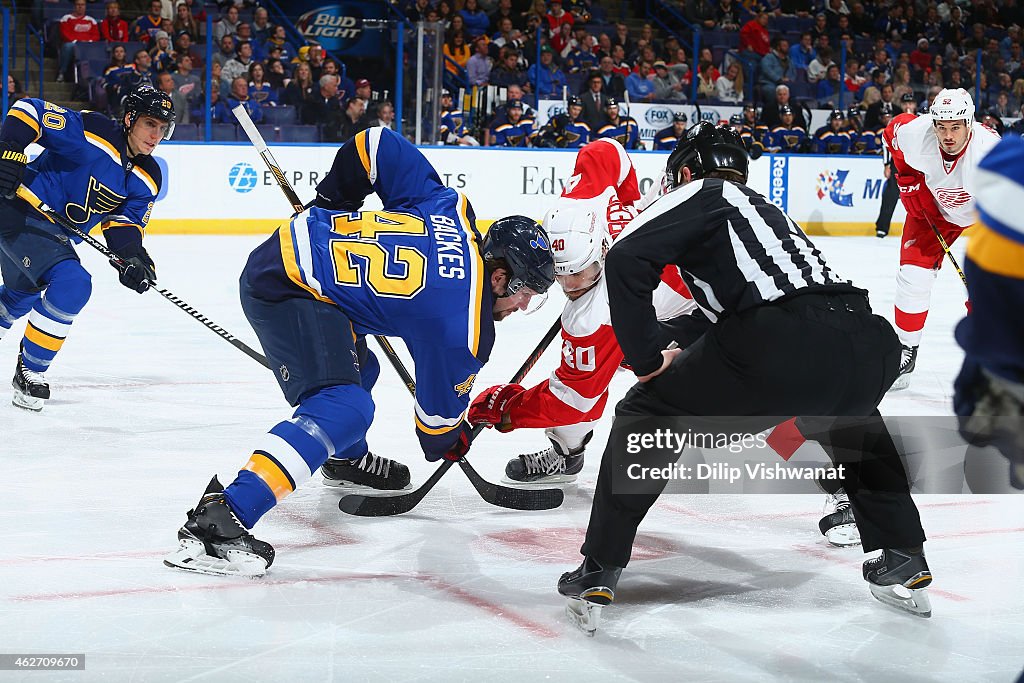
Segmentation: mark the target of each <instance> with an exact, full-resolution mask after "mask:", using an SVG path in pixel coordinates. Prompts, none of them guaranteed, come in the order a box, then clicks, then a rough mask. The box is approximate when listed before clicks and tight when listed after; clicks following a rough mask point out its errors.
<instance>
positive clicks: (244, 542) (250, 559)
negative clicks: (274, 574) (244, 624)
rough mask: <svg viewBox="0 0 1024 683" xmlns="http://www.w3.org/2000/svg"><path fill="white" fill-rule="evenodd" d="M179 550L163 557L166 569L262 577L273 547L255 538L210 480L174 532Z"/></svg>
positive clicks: (271, 557)
mask: <svg viewBox="0 0 1024 683" xmlns="http://www.w3.org/2000/svg"><path fill="white" fill-rule="evenodd" d="M178 543H179V546H180V547H179V548H178V550H177V551H175V552H173V553H171V554H170V555H168V556H167V557H165V558H164V564H166V565H167V566H168V567H177V568H179V569H188V570H189V571H195V572H200V573H203V574H226V575H232V576H248V577H255V576H263V575H264V574H265V573H266V572H267V568H268V567H270V565H272V564H273V563H274V548H273V547H272V546H271V545H270V544H269V543H267V542H265V541H261V540H259V539H257V538H255V537H254V536H253V535H252V534H250V533H249V531H248V530H247V529H246V528H245V527H244V526H243V525H242V523H241V522H239V521H238V518H237V517H236V516H235V513H234V512H232V511H231V508H230V506H228V503H227V501H226V500H225V499H224V487H223V486H221V484H220V482H219V481H218V480H217V477H214V478H213V479H211V480H210V484H209V486H207V487H206V492H205V493H204V494H203V497H202V498H200V499H199V504H198V505H196V508H195V510H189V511H188V521H186V522H185V526H183V527H181V529H179V530H178Z"/></svg>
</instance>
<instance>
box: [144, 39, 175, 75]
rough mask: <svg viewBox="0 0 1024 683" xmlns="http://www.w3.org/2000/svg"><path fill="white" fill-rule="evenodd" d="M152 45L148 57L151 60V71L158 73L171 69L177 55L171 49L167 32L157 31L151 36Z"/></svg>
mask: <svg viewBox="0 0 1024 683" xmlns="http://www.w3.org/2000/svg"><path fill="white" fill-rule="evenodd" d="M152 43H153V46H152V47H151V48H150V49H149V56H150V57H152V58H153V70H154V71H156V72H160V71H170V70H171V69H173V68H174V62H175V59H176V57H177V55H176V54H175V53H174V50H173V49H172V48H171V37H170V36H169V35H167V32H166V31H157V32H156V33H155V34H153V40H152Z"/></svg>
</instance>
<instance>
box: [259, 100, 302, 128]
mask: <svg viewBox="0 0 1024 683" xmlns="http://www.w3.org/2000/svg"><path fill="white" fill-rule="evenodd" d="M263 121H264V123H268V124H272V125H275V126H282V125H292V124H296V123H298V122H299V112H298V111H297V110H296V109H295V107H293V106H291V105H289V104H283V105H281V106H278V107H263Z"/></svg>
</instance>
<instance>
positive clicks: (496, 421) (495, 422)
mask: <svg viewBox="0 0 1024 683" xmlns="http://www.w3.org/2000/svg"><path fill="white" fill-rule="evenodd" d="M524 391H526V389H524V388H523V386H522V385H521V384H498V385H497V386H493V387H490V388H489V389H484V390H483V391H482V392H480V395H479V396H477V397H476V398H475V399H473V403H472V405H470V406H469V418H468V419H469V423H470V424H474V425H477V424H485V425H488V426H490V427H494V428H495V429H497V430H498V431H499V432H510V431H512V430H513V429H514V427H513V426H512V425H511V424H509V422H508V420H507V416H506V415H505V413H506V412H507V411H508V408H509V402H510V401H511V400H512V399H514V398H515V397H516V396H519V395H520V394H522V393H523V392H524Z"/></svg>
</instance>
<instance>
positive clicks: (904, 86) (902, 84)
mask: <svg viewBox="0 0 1024 683" xmlns="http://www.w3.org/2000/svg"><path fill="white" fill-rule="evenodd" d="M891 84H892V90H893V93H892V96H893V101H894V102H895V101H898V100H899V98H900V97H902V96H903V94H904V93H908V92H914V87H913V86H912V85H911V84H910V67H909V66H907V65H906V64H900V65H899V66H897V67H896V68H895V69H893V72H892V81H891Z"/></svg>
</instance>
